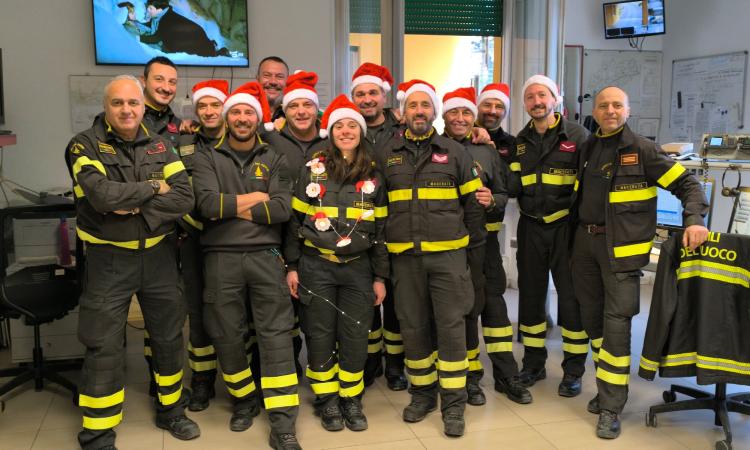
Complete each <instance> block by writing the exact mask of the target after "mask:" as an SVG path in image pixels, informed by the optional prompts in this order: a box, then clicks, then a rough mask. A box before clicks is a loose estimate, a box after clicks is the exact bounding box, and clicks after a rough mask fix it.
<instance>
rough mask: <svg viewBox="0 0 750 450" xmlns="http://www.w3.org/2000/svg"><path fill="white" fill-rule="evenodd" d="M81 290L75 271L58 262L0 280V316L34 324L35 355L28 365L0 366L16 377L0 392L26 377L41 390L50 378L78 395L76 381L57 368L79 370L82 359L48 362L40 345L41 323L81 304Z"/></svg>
mask: <svg viewBox="0 0 750 450" xmlns="http://www.w3.org/2000/svg"><path fill="white" fill-rule="evenodd" d="M79 294H80V290H79V284H78V281H77V277H76V271H75V270H73V269H66V268H63V267H61V266H58V265H56V264H50V265H43V266H37V267H27V268H25V269H22V270H20V271H18V272H16V273H14V274H12V275H9V276H7V277H5V278H4V279H3V280H2V281H1V282H0V316H4V317H9V318H14V319H20V318H23V320H24V323H25V324H26V325H30V326H33V327H34V351H33V355H34V359H33V362H32V363H31V364H29V365H23V366H21V367H14V368H11V369H4V370H0V377H11V376H12V377H14V378H13V379H12V380H10V381H8V382H7V383H5V384H3V385H2V386H0V396H3V395H5V394H6V393H8V392H10V391H11V390H13V389H14V388H16V387H18V386H21V385H22V384H24V383H26V382H27V381H30V380H33V381H34V389H35V390H36V391H41V390H42V388H43V387H44V380H45V379H47V380H49V381H52V382H53V383H57V384H59V385H61V386H63V387H64V388H66V389H68V390H70V391H71V392H72V394H73V400H74V401H76V399H77V392H78V388H77V387H76V385H75V384H74V383H73V382H71V381H69V380H68V379H66V378H64V377H63V376H61V375H59V374H58V372H63V371H67V370H76V369H79V368H80V367H81V364H80V362H74V363H46V362H45V361H44V355H43V352H42V345H41V333H40V330H39V327H40V325H42V324H45V323H49V322H52V321H53V320H55V319H60V318H62V317H63V316H65V315H66V314H67V313H68V312H69V311H70V310H72V309H73V308H75V307H76V305H77V304H78V296H79Z"/></svg>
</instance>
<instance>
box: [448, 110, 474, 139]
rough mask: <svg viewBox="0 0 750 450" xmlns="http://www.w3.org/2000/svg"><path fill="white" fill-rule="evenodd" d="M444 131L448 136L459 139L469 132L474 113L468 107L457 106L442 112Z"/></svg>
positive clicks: (472, 123)
mask: <svg viewBox="0 0 750 450" xmlns="http://www.w3.org/2000/svg"><path fill="white" fill-rule="evenodd" d="M443 120H444V121H445V131H446V132H447V133H448V135H449V136H451V137H454V138H458V139H461V138H463V137H465V136H466V135H467V134H469V131H471V128H472V126H473V125H474V113H473V112H471V110H470V109H469V108H466V107H464V106H459V107H458V108H453V109H449V110H448V111H446V112H445V113H444V114H443Z"/></svg>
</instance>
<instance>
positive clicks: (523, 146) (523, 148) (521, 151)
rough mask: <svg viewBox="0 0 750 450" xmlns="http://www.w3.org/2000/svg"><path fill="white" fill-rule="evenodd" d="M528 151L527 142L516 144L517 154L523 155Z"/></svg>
mask: <svg viewBox="0 0 750 450" xmlns="http://www.w3.org/2000/svg"><path fill="white" fill-rule="evenodd" d="M524 153H526V144H518V145H516V155H523V154H524Z"/></svg>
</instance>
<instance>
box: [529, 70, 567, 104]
mask: <svg viewBox="0 0 750 450" xmlns="http://www.w3.org/2000/svg"><path fill="white" fill-rule="evenodd" d="M532 84H541V85H542V86H544V87H546V88H547V89H549V91H550V92H551V93H552V95H553V96H554V97H555V106H559V105H560V104H562V101H563V98H562V96H561V95H560V91H559V90H558V87H557V83H555V82H554V81H552V79H551V78H549V77H546V76H544V75H533V76H531V77H529V79H528V80H526V82H525V83H524V84H523V87H522V88H521V92H522V94H523V95H524V96H525V95H526V89H527V88H528V87H529V86H531V85H532Z"/></svg>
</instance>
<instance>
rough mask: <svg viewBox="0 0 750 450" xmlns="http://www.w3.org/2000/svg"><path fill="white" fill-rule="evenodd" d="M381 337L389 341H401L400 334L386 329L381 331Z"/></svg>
mask: <svg viewBox="0 0 750 450" xmlns="http://www.w3.org/2000/svg"><path fill="white" fill-rule="evenodd" d="M383 336H384V337H385V338H386V339H388V340H389V341H400V340H401V334H399V333H394V332H393V331H388V330H386V329H383Z"/></svg>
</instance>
